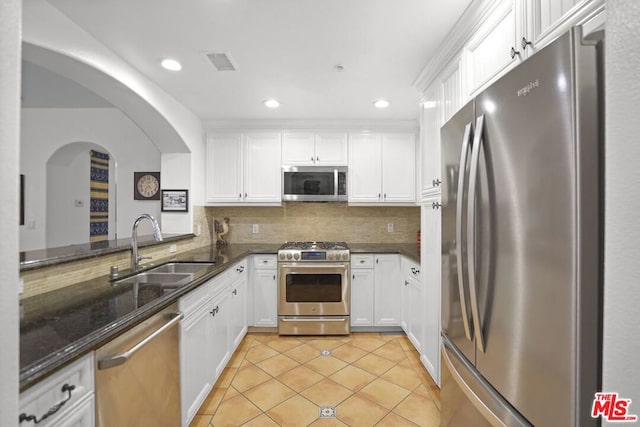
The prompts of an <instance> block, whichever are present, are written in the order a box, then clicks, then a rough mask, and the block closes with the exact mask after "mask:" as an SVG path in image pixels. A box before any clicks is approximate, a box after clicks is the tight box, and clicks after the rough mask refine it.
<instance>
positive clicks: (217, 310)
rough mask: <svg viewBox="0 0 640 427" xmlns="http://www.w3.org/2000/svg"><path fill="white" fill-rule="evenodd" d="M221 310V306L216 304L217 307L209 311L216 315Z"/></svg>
mask: <svg viewBox="0 0 640 427" xmlns="http://www.w3.org/2000/svg"><path fill="white" fill-rule="evenodd" d="M219 311H220V306H219V305H216V306H215V308H214V309H213V310H211V311H210V312H209V314H211V315H212V316H213V317H216V314H218V312H219Z"/></svg>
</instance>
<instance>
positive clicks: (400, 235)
mask: <svg viewBox="0 0 640 427" xmlns="http://www.w3.org/2000/svg"><path fill="white" fill-rule="evenodd" d="M205 210H206V215H205V217H206V218H207V219H211V218H215V219H217V220H219V221H222V219H223V218H224V217H228V218H229V219H230V223H229V225H230V227H229V228H230V231H229V235H228V236H227V240H228V241H229V242H230V243H274V242H284V241H306V240H316V241H322V240H328V241H346V242H348V243H349V242H351V243H415V242H416V238H417V232H418V230H419V229H420V208H419V207H417V206H416V207H360V206H358V207H356V206H348V204H347V203H299V202H298V203H284V204H283V206H282V207H208V208H205ZM390 223H391V224H393V232H391V233H390V232H388V231H387V225H388V224H390ZM254 224H257V225H258V228H259V232H258V233H253V225H254ZM214 239H215V237H214Z"/></svg>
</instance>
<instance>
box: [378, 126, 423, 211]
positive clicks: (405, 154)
mask: <svg viewBox="0 0 640 427" xmlns="http://www.w3.org/2000/svg"><path fill="white" fill-rule="evenodd" d="M382 201H383V202H387V203H413V202H415V201H416V141H415V135H414V134H413V133H398V134H384V135H382Z"/></svg>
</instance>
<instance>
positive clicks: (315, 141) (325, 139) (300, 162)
mask: <svg viewBox="0 0 640 427" xmlns="http://www.w3.org/2000/svg"><path fill="white" fill-rule="evenodd" d="M282 164H283V165H287V166H305V165H306V166H346V165H347V134H346V133H344V132H322V133H312V132H287V133H285V134H283V135H282Z"/></svg>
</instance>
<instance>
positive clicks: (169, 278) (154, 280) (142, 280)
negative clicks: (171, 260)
mask: <svg viewBox="0 0 640 427" xmlns="http://www.w3.org/2000/svg"><path fill="white" fill-rule="evenodd" d="M192 279H193V274H191V273H157V272H146V273H140V274H136V275H135V276H131V277H127V278H126V279H122V280H118V281H117V282H116V283H117V284H123V285H127V284H136V283H137V284H140V285H142V284H144V285H148V284H154V285H170V286H182V285H186V284H187V283H189V282H191V280H192Z"/></svg>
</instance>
